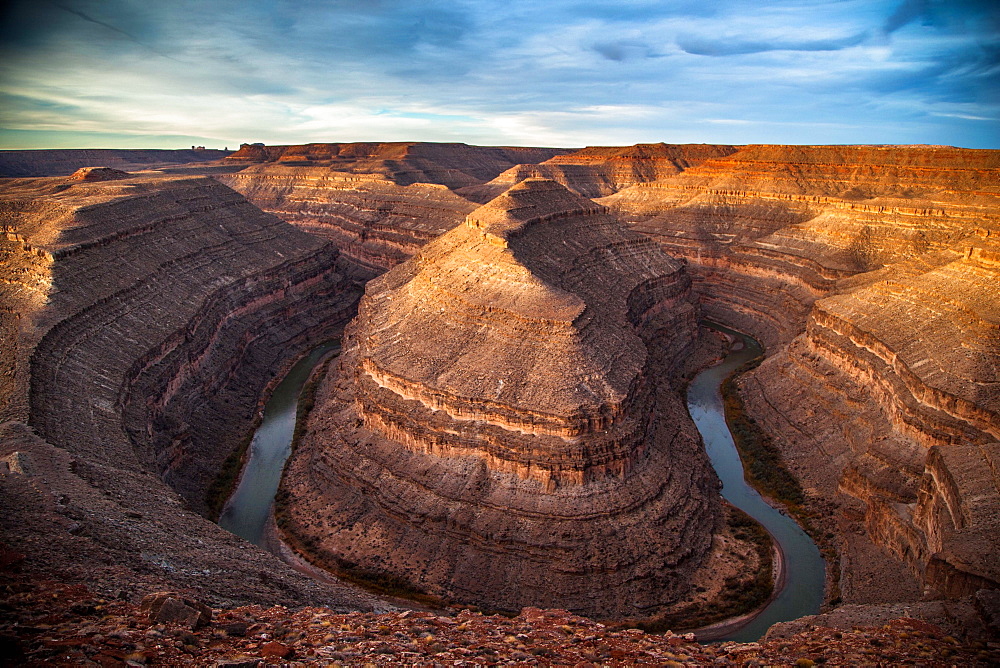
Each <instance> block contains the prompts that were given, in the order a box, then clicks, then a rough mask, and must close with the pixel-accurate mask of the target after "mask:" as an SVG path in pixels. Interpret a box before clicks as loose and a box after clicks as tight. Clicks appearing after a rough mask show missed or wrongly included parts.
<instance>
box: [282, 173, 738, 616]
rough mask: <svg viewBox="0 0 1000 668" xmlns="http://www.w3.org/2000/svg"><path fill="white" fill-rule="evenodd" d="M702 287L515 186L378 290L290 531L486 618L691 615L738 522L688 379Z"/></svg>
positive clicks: (604, 218)
mask: <svg viewBox="0 0 1000 668" xmlns="http://www.w3.org/2000/svg"><path fill="white" fill-rule="evenodd" d="M689 287H690V285H689V281H688V279H687V277H686V275H685V273H684V271H683V268H682V267H681V266H680V265H679V264H678V263H676V262H674V261H672V260H670V259H668V258H667V257H665V256H664V255H662V254H661V253H660V252H659V251H658V250H657V249H656V248H655V245H653V244H652V243H651V242H649V241H648V240H646V239H644V238H642V237H641V236H639V235H635V234H633V233H630V232H628V231H626V230H625V229H623V228H622V227H621V226H620V225H619V224H618V223H617V222H616V221H615V219H614V218H613V217H612V216H610V215H609V214H608V213H607V212H606V211H605V210H604V209H603V208H602V207H599V206H597V205H595V204H594V203H593V202H592V201H590V200H587V199H585V198H582V197H580V196H578V195H575V194H573V193H570V192H569V191H567V190H566V189H565V188H563V187H562V186H560V185H558V184H555V183H553V182H551V181H545V180H528V181H525V182H523V183H522V184H519V185H518V186H515V187H514V188H512V189H511V190H510V191H508V192H507V193H505V194H504V195H503V196H501V197H499V198H497V199H496V200H494V201H492V202H491V203H489V204H488V205H486V206H483V207H481V208H479V209H477V210H476V211H474V212H472V213H471V214H470V215H469V216H468V218H467V219H466V221H465V223H464V224H463V225H461V226H459V227H457V228H455V229H454V230H452V231H451V232H449V233H447V234H445V235H444V236H442V237H441V238H439V239H437V240H436V241H434V242H432V243H430V244H428V245H427V246H425V247H424V248H423V249H422V250H421V252H420V253H419V254H418V255H417V256H415V257H414V258H413V259H411V260H409V261H407V262H406V263H404V264H402V265H400V266H399V267H397V268H396V269H394V270H392V271H391V272H389V273H388V274H386V275H384V276H383V277H381V278H379V279H376V280H375V281H373V282H371V283H369V285H368V288H367V290H366V296H365V298H364V299H363V300H362V305H361V307H360V311H359V315H358V318H357V319H356V320H355V321H354V323H353V324H352V326H351V328H350V329H349V331H348V333H347V335H346V338H345V352H344V354H343V355H342V358H341V369H340V372H339V374H338V375H336V376H333V377H330V378H328V379H327V381H326V382H325V384H324V387H323V389H322V390H321V394H320V407H319V408H317V410H316V411H315V412H314V413H313V415H312V416H311V417H310V421H309V428H308V433H307V435H306V437H305V440H304V443H303V444H302V446H300V448H299V449H298V450H297V451H296V453H295V454H294V455H293V459H292V461H291V462H290V464H289V468H288V473H287V474H286V479H285V482H284V483H283V485H284V490H285V491H284V493H285V494H286V495H288V496H289V497H290V498H289V499H288V501H287V503H286V504H285V506H284V508H285V512H286V515H285V523H284V525H283V526H284V528H285V530H286V531H288V532H289V533H290V534H291V535H292V536H294V538H295V539H296V541H297V542H298V543H299V544H303V545H308V546H312V548H311V550H310V551H311V552H312V553H314V555H319V556H321V557H324V558H330V557H332V558H333V559H335V560H336V561H337V562H338V563H339V564H340V565H341V566H342V567H349V568H360V569H363V570H364V571H368V572H372V571H376V572H387V573H389V574H392V575H394V576H397V577H401V578H404V579H406V580H409V581H410V582H411V583H413V584H414V585H416V586H418V587H420V588H423V589H425V590H428V591H430V592H431V593H434V594H437V595H443V596H446V597H449V598H454V599H456V600H459V601H463V602H469V603H476V604H478V605H481V606H484V607H491V608H501V609H508V610H517V609H519V608H520V607H522V606H524V605H529V604H540V605H564V606H567V607H569V608H571V609H574V610H579V611H583V612H586V613H587V614H590V615H595V616H619V617H620V616H648V615H651V614H653V613H655V612H656V611H657V610H659V609H661V608H662V607H663V606H665V605H668V604H670V603H673V602H675V601H676V600H677V599H678V597H680V596H681V595H682V594H684V593H685V592H686V591H687V590H688V589H689V588H690V579H691V575H692V574H693V572H694V571H695V570H696V569H697V568H698V566H699V565H700V564H701V563H702V562H703V561H704V559H705V556H706V554H707V552H708V550H709V548H710V546H711V541H712V533H713V531H715V530H716V529H717V525H718V523H719V505H718V503H719V502H718V497H717V492H716V490H717V485H718V483H717V479H716V478H715V476H714V474H713V473H712V471H711V469H710V466H709V465H708V461H707V458H706V457H705V454H704V452H703V451H702V450H701V448H700V446H699V444H698V438H697V435H696V432H695V430H694V426H693V424H691V422H690V419H689V418H688V416H687V415H686V412H685V410H684V407H683V405H682V403H681V400H680V397H679V395H678V394H677V392H676V390H675V389H674V387H673V384H672V382H671V380H670V379H671V376H674V375H675V372H676V370H677V369H678V367H679V366H680V365H681V364H682V363H683V357H684V355H685V353H686V352H688V351H689V350H690V348H691V345H692V342H693V341H694V337H695V335H696V317H697V308H696V307H695V306H694V304H693V303H692V302H691V301H690V296H689Z"/></svg>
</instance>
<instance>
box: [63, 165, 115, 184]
mask: <svg viewBox="0 0 1000 668" xmlns="http://www.w3.org/2000/svg"><path fill="white" fill-rule="evenodd" d="M128 176H129V174H128V172H123V171H121V170H120V169H112V168H110V167H81V168H80V169H78V170H76V171H75V172H73V174H72V175H71V176H70V177H69V178H71V179H72V180H74V181H117V180H118V179H126V178H128Z"/></svg>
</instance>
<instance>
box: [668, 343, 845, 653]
mask: <svg viewBox="0 0 1000 668" xmlns="http://www.w3.org/2000/svg"><path fill="white" fill-rule="evenodd" d="M711 327H712V328H713V329H718V330H720V331H723V332H726V333H727V334H730V335H731V336H734V337H736V340H737V341H738V342H742V344H743V345H742V348H741V349H738V350H733V351H732V352H730V354H729V355H728V356H727V357H726V359H725V360H724V361H723V362H722V363H721V364H718V365H716V366H713V367H709V368H707V369H704V370H702V371H701V372H700V373H699V374H698V375H697V376H695V378H694V380H692V381H691V384H690V386H689V387H688V396H687V402H688V411H689V412H690V413H691V417H692V418H693V419H694V423H695V425H696V426H697V427H698V431H700V432H701V436H702V439H703V440H704V441H705V449H706V450H707V452H708V456H709V458H711V460H712V465H713V466H714V467H715V471H716V473H718V475H719V478H720V479H721V480H722V496H723V498H725V499H726V500H727V501H729V502H730V503H732V504H733V505H734V506H736V507H737V508H740V509H741V510H743V511H744V512H745V513H747V514H748V515H750V516H751V517H753V518H754V519H755V520H757V521H758V522H760V523H761V524H762V525H763V526H764V528H765V529H767V530H768V532H770V534H771V536H773V537H774V539H775V542H776V543H777V546H778V549H780V550H781V553H782V557H783V565H784V568H783V576H784V577H783V578H782V579H783V582H779V583H775V586H776V587H777V588H779V591H778V594H777V596H776V597H774V599H773V600H772V601H771V603H770V604H769V605H768V606H767V607H766V608H764V610H763V611H761V612H760V613H759V614H757V615H756V616H755V617H754V618H753V619H752V620H751V621H750V622H749V623H748V624H747V625H745V626H743V627H741V628H739V629H737V630H735V631H733V632H732V633H730V634H729V635H726V636H724V637H722V638H719V640H735V641H739V642H750V641H754V640H757V639H759V638H760V637H761V636H762V635H763V634H764V632H765V631H767V629H768V627H770V626H771V624H774V623H776V622H784V621H789V620H792V619H798V618H799V617H804V616H805V615H815V614H816V613H817V612H819V608H820V606H821V605H822V603H823V587H824V584H825V573H826V571H825V564H824V562H823V557H822V556H821V555H820V552H819V549H818V548H817V547H816V544H815V543H813V541H812V539H811V538H809V536H808V535H806V533H805V532H804V531H803V530H802V528H801V527H800V526H799V525H798V524H796V523H795V521H794V520H792V519H791V518H789V517H788V516H787V515H785V514H783V513H781V512H780V511H778V510H776V509H775V508H772V507H771V506H769V505H768V504H767V502H765V501H764V499H762V498H761V496H760V494H758V493H757V490H755V489H754V488H753V487H751V486H750V485H748V484H747V482H746V480H745V479H744V478H743V463H742V462H741V461H740V456H739V453H738V452H737V450H736V445H735V444H734V443H733V436H732V434H731V433H730V431H729V426H728V425H727V424H726V414H725V411H724V409H723V405H722V393H721V390H720V386H721V385H722V381H724V380H725V379H726V377H727V376H728V375H729V374H731V373H732V372H733V371H734V370H735V369H737V368H738V367H740V366H742V365H743V364H745V363H746V362H749V361H750V360H752V359H754V358H756V357H758V356H760V355H761V354H763V350H762V349H761V347H760V344H758V343H757V341H755V340H754V339H752V338H751V337H749V336H746V335H744V334H741V333H739V332H735V331H733V330H730V329H727V328H725V327H722V326H719V325H714V324H713V325H711ZM734 348H739V345H738V344H737V346H734Z"/></svg>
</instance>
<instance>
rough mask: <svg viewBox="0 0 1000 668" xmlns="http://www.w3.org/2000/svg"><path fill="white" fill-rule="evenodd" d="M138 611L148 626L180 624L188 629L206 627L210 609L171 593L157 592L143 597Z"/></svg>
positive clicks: (210, 612)
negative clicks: (143, 615)
mask: <svg viewBox="0 0 1000 668" xmlns="http://www.w3.org/2000/svg"><path fill="white" fill-rule="evenodd" d="M139 610H140V611H141V612H142V613H144V614H145V615H146V618H147V620H148V621H149V623H150V624H181V625H183V626H187V627H188V628H190V629H198V628H201V627H202V626H208V625H209V624H210V623H211V622H212V609H211V608H210V607H208V606H207V605H205V604H203V603H199V602H198V601H195V600H193V599H191V598H186V597H184V596H181V595H180V594H176V593H173V592H158V593H155V594H147V595H146V596H144V597H143V599H142V603H141V605H140V606H139Z"/></svg>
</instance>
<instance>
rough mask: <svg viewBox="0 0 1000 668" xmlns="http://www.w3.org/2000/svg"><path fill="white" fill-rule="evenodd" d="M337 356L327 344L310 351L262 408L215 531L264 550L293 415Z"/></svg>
mask: <svg viewBox="0 0 1000 668" xmlns="http://www.w3.org/2000/svg"><path fill="white" fill-rule="evenodd" d="M335 350H336V351H339V350H340V342H339V341H327V342H326V343H322V344H320V345H319V346H317V347H316V348H313V349H312V350H311V351H310V352H309V354H308V355H306V356H305V357H303V358H302V359H300V360H299V361H298V362H296V363H295V365H294V366H292V368H291V369H290V370H289V371H288V373H287V374H286V375H285V377H284V378H283V379H282V380H281V382H280V383H278V385H277V386H276V387H275V388H274V391H273V392H272V393H271V397H270V399H268V401H267V404H266V405H265V406H264V418H263V420H262V421H261V423H260V426H259V427H257V431H256V432H255V433H254V436H253V441H252V442H251V443H250V457H249V459H248V461H247V464H246V466H245V467H244V468H243V474H242V475H241V476H240V482H239V484H238V485H237V486H236V491H234V492H233V494H232V496H230V497H229V500H228V501H226V505H225V507H224V508H223V509H222V514H221V515H220V516H219V526H221V527H222V528H223V529H226V530H227V531H230V532H232V533H234V534H236V535H237V536H240V537H241V538H245V539H246V540H248V541H250V542H251V543H253V544H254V545H259V546H260V547H266V546H265V545H264V527H265V526H266V525H267V521H268V516H269V515H270V513H271V504H272V503H273V502H274V494H275V492H277V491H278V483H279V482H281V472H282V470H284V468H285V460H286V459H288V455H290V454H291V452H292V434H293V433H294V432H295V412H296V409H297V408H298V402H299V394H300V393H301V392H302V386H303V385H305V382H306V380H308V378H309V374H311V373H312V370H313V369H314V368H315V367H316V365H317V364H318V363H319V361H320V360H321V359H322V358H323V357H324V356H325V355H326V354H327V353H329V352H331V351H335Z"/></svg>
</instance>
